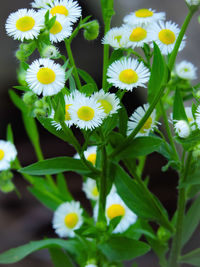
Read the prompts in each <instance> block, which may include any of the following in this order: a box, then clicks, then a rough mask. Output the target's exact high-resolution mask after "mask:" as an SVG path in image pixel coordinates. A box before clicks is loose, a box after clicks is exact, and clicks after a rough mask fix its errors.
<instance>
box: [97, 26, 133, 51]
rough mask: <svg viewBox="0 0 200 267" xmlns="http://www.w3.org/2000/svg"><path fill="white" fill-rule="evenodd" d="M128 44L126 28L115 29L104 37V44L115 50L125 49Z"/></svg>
mask: <svg viewBox="0 0 200 267" xmlns="http://www.w3.org/2000/svg"><path fill="white" fill-rule="evenodd" d="M127 42H128V34H127V28H126V27H114V28H112V29H110V30H109V31H108V32H107V33H106V35H105V36H104V38H103V40H102V43H103V44H109V45H110V46H112V47H113V48H114V49H119V48H125V47H126V44H127Z"/></svg>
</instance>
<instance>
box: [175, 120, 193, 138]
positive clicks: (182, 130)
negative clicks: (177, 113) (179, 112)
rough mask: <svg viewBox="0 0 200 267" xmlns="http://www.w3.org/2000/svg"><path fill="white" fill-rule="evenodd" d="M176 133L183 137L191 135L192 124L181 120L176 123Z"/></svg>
mask: <svg viewBox="0 0 200 267" xmlns="http://www.w3.org/2000/svg"><path fill="white" fill-rule="evenodd" d="M174 129H175V132H176V134H177V135H178V136H179V137H181V138H187V137H188V136H189V135H190V126H189V124H188V123H187V121H184V120H179V121H177V122H176V123H175V124H174Z"/></svg>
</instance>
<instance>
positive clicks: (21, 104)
mask: <svg viewBox="0 0 200 267" xmlns="http://www.w3.org/2000/svg"><path fill="white" fill-rule="evenodd" d="M9 95H10V98H11V100H12V102H13V103H14V104H15V106H16V107H17V108H18V109H20V110H21V111H22V112H25V113H27V112H28V109H27V107H26V105H25V103H24V102H23V100H22V99H21V98H20V97H19V96H18V95H17V94H16V93H15V92H14V91H13V90H9Z"/></svg>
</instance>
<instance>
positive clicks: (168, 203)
mask: <svg viewBox="0 0 200 267" xmlns="http://www.w3.org/2000/svg"><path fill="white" fill-rule="evenodd" d="M2 2H3V3H2V5H1V9H0V13H1V16H0V20H1V23H0V25H1V26H0V34H1V37H2V38H1V49H0V63H1V72H0V81H1V89H0V99H1V104H0V122H1V129H0V139H5V135H6V127H7V124H8V123H11V125H12V128H13V131H14V137H15V144H16V147H17V150H18V155H19V158H20V161H21V163H22V165H23V166H26V165H28V164H31V163H33V162H35V161H36V157H35V154H34V151H33V148H32V146H31V144H30V143H29V141H28V138H27V136H26V133H25V130H24V128H23V124H22V121H21V114H20V112H19V111H18V110H17V109H16V108H15V107H14V105H13V104H12V103H11V101H10V99H9V96H8V90H9V89H11V88H12V86H13V85H17V81H16V68H17V66H18V63H17V60H16V58H15V56H14V55H15V51H16V50H17V48H18V45H19V43H18V42H17V41H14V40H13V39H12V38H10V37H8V36H7V35H6V33H5V29H4V25H5V21H6V19H7V17H8V16H9V14H10V13H11V12H14V11H16V10H18V9H19V8H30V3H31V2H32V1H30V0H15V1H13V0H6V1H2ZM79 4H80V5H81V6H82V9H83V17H85V16H87V15H91V14H92V15H93V18H96V19H98V20H99V22H100V24H101V28H100V30H101V32H100V36H99V38H98V39H97V40H95V41H92V42H88V41H85V40H84V38H83V36H82V34H79V36H78V37H77V38H76V39H75V40H74V41H73V45H72V49H73V52H74V57H75V60H76V63H77V65H78V67H80V68H82V69H85V70H86V71H88V72H89V73H90V74H91V75H92V76H93V78H94V79H95V80H96V82H97V84H98V86H99V88H101V74H102V46H101V38H102V36H103V26H102V19H101V13H100V0H87V1H85V0H79ZM139 8H153V9H155V10H156V11H158V12H161V11H165V12H166V15H167V20H172V21H174V22H176V23H178V24H179V25H181V24H182V22H183V20H184V18H185V15H186V13H187V7H186V4H185V3H184V0H176V1H174V0H168V1H160V0H140V1H132V0H123V1H120V0H115V11H116V15H115V16H114V17H113V21H112V26H120V25H121V23H122V19H123V17H124V16H125V15H126V14H127V13H129V12H131V11H134V10H136V9H139ZM199 31H200V26H199V24H198V22H197V15H196V16H195V17H194V18H193V21H192V23H191V25H190V26H189V29H188V31H187V43H186V47H185V48H184V50H183V51H182V52H181V53H180V54H179V56H178V60H179V61H180V60H182V59H185V60H188V61H191V62H192V63H193V64H195V65H196V66H197V67H198V66H199V60H200V55H199ZM62 48H63V47H62V45H61V49H62ZM145 102H146V90H145V89H141V88H139V89H136V90H134V91H133V92H132V93H128V94H127V95H126V96H125V98H124V103H125V105H126V107H127V109H128V112H129V114H131V113H132V112H133V110H134V109H135V108H136V107H137V106H139V105H141V104H143V103H145ZM39 130H40V133H41V144H42V149H43V152H44V156H45V157H46V158H50V157H54V156H61V155H68V156H72V155H73V154H74V153H75V151H74V150H73V148H71V147H70V146H68V145H67V144H64V143H63V142H62V141H60V140H59V139H58V138H56V137H54V136H52V135H51V134H49V133H47V132H46V131H45V130H44V129H42V128H41V127H40V126H39ZM165 164H166V161H165V159H163V158H162V157H161V156H159V155H158V154H156V153H155V154H153V155H152V156H151V157H150V158H148V159H147V162H146V167H145V173H146V174H149V175H150V178H151V179H150V188H151V190H152V191H153V192H154V194H155V195H156V196H158V197H159V199H160V200H161V202H162V203H163V205H164V206H165V207H166V209H167V210H168V211H169V213H170V215H172V214H173V212H174V210H175V207H176V185H177V176H176V173H175V172H173V171H172V170H169V171H168V172H165V173H162V172H161V167H162V166H163V165H165ZM66 179H67V181H68V184H69V187H70V189H71V191H72V193H73V195H74V197H75V199H77V200H80V201H81V203H82V204H83V206H84V207H85V208H86V209H87V210H88V211H90V208H89V205H88V201H87V200H86V199H85V196H84V194H83V193H82V191H81V179H80V177H78V176H76V175H75V174H73V173H67V174H66ZM14 182H15V184H16V186H17V188H18V190H19V192H20V194H21V198H18V197H17V195H16V194H15V193H10V194H7V195H6V194H3V193H1V192H0V218H1V220H0V238H1V242H0V252H2V251H4V250H6V249H9V248H12V247H15V246H18V245H22V244H24V243H27V242H29V241H30V240H39V239H42V238H43V237H44V236H48V237H55V235H54V232H53V230H52V228H51V220H52V215H53V214H52V212H51V211H50V210H48V209H47V208H45V207H44V206H42V205H41V204H40V203H39V202H38V201H37V200H35V199H34V197H32V195H30V193H29V192H28V191H27V188H26V187H27V183H26V182H25V181H23V179H22V178H21V177H20V176H19V175H18V174H17V173H15V178H14ZM197 234H198V233H197ZM197 234H196V235H195V236H196V238H195V239H193V240H192V241H191V242H190V243H189V246H188V248H186V250H188V249H191V248H195V247H197V246H198V243H197V240H198V238H199V235H197ZM137 262H138V263H139V266H140V267H145V266H148V267H158V263H157V261H156V258H155V256H154V255H153V254H152V253H149V254H147V255H146V256H145V257H143V258H142V259H138V261H137ZM36 265H37V266H38V267H40V266H49V267H50V266H52V265H51V263H50V261H49V256H48V253H47V252H45V251H39V252H37V253H34V254H33V255H31V256H29V257H28V258H26V259H25V260H23V261H21V262H19V263H16V264H14V265H12V266H16V267H25V266H29V267H32V266H36ZM1 266H4V265H1ZM5 266H8V265H5ZM127 266H131V264H129V263H127ZM188 266H189V265H188ZM172 267H173V266H172Z"/></svg>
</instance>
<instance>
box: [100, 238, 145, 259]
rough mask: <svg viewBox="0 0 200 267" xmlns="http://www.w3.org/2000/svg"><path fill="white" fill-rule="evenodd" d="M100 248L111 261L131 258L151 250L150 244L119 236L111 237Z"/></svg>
mask: <svg viewBox="0 0 200 267" xmlns="http://www.w3.org/2000/svg"><path fill="white" fill-rule="evenodd" d="M99 248H100V250H101V251H102V252H103V254H104V255H106V257H107V258H108V259H109V260H110V261H122V260H131V259H134V258H136V257H139V256H141V255H144V254H146V253H147V252H148V251H149V250H150V246H149V245H147V244H145V243H144V242H141V241H137V240H134V239H131V238H127V237H119V236H116V237H111V238H110V239H109V240H107V241H106V243H104V244H101V245H99Z"/></svg>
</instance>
